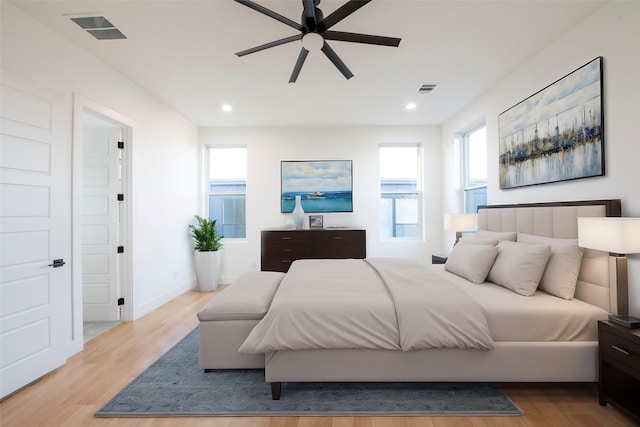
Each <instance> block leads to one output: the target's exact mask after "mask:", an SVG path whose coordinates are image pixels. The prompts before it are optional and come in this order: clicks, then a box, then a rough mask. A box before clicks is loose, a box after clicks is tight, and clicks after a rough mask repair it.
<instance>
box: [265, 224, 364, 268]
mask: <svg viewBox="0 0 640 427" xmlns="http://www.w3.org/2000/svg"><path fill="white" fill-rule="evenodd" d="M366 255H367V242H366V231H365V230H358V229H349V228H341V229H336V230H327V229H313V230H280V229H274V230H262V233H261V254H260V264H261V269H262V271H282V272H285V273H286V272H287V271H288V270H289V266H290V265H291V263H292V262H293V261H295V260H297V259H314V258H332V259H339V258H365V257H366Z"/></svg>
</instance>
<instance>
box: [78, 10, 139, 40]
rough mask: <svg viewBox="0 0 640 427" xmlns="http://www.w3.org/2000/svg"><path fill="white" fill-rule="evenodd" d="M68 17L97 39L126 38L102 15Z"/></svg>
mask: <svg viewBox="0 0 640 427" xmlns="http://www.w3.org/2000/svg"><path fill="white" fill-rule="evenodd" d="M69 19H71V20H72V21H73V22H75V23H76V24H78V25H79V26H80V28H82V29H84V30H86V31H87V32H88V33H89V34H91V35H92V36H93V37H95V38H96V39H98V40H118V39H126V38H127V37H126V36H125V35H124V34H122V32H121V31H120V30H119V29H117V28H116V26H115V25H113V24H112V23H111V22H109V20H108V19H107V18H105V17H104V16H77V17H73V18H69Z"/></svg>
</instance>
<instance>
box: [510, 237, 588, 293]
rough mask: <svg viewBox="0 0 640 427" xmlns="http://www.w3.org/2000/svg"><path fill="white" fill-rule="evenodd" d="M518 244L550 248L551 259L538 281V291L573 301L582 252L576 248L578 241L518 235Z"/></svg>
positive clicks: (579, 248)
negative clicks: (548, 246) (541, 245)
mask: <svg viewBox="0 0 640 427" xmlns="http://www.w3.org/2000/svg"><path fill="white" fill-rule="evenodd" d="M518 242H520V243H534V244H543V245H550V246H551V257H550V258H549V262H548V263H547V268H546V269H545V270H544V274H543V275H542V279H541V280H540V289H542V290H543V291H545V292H547V293H549V294H551V295H555V296H557V297H560V298H564V299H567V300H571V299H573V295H574V294H575V292H576V283H577V282H578V275H579V274H580V265H581V264H582V254H583V252H584V251H583V250H582V248H581V247H579V246H578V239H554V238H552V237H543V236H534V235H531V234H526V233H518Z"/></svg>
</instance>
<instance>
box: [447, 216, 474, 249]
mask: <svg viewBox="0 0 640 427" xmlns="http://www.w3.org/2000/svg"><path fill="white" fill-rule="evenodd" d="M476 220H477V215H476V214H444V229H445V230H447V231H455V232H456V241H455V242H454V243H453V246H455V245H457V244H458V242H459V241H460V238H461V237H462V232H463V231H475V230H476Z"/></svg>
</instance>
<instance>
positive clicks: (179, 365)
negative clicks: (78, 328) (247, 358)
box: [95, 328, 522, 417]
mask: <svg viewBox="0 0 640 427" xmlns="http://www.w3.org/2000/svg"><path fill="white" fill-rule="evenodd" d="M212 415H223V416H224V415H226V416H230V415H250V416H251V415H256V416H258V415H260V416H271V415H279V416H281V415H292V416H300V415H338V416H339V415H344V416H347V415H368V416H374V415H386V416H393V415H473V416H477V415H522V411H521V410H520V408H518V407H517V406H516V405H515V404H514V403H513V402H512V401H511V399H509V398H508V397H507V396H506V395H505V394H504V393H503V392H502V391H500V389H499V388H498V387H497V386H496V385H494V384H485V383H283V384H282V397H281V400H279V401H278V400H271V388H270V386H269V384H267V383H265V381H264V370H261V369H247V370H226V371H215V372H209V373H205V372H204V371H203V370H201V369H200V368H199V366H198V329H197V328H196V329H195V330H194V331H193V332H191V333H189V335H187V336H186V337H185V338H184V339H183V340H182V341H180V342H179V343H178V344H176V345H175V346H174V347H173V348H172V349H171V350H169V351H168V352H167V353H166V354H165V355H163V356H162V357H161V358H160V359H159V360H158V361H156V362H155V363H154V364H153V365H151V366H150V367H149V368H148V369H147V370H145V371H144V372H143V373H142V374H140V376H138V377H137V378H136V379H135V380H133V381H132V382H131V383H130V384H129V385H127V386H126V387H125V388H124V389H123V390H121V391H120V392H119V393H118V394H117V395H116V396H115V397H114V398H113V399H111V401H109V402H108V403H107V404H106V405H105V406H103V407H102V409H100V410H99V411H98V412H96V413H95V416H97V417H158V416H161V417H164V416H212Z"/></svg>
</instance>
